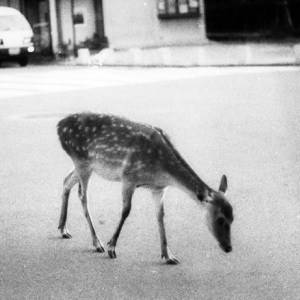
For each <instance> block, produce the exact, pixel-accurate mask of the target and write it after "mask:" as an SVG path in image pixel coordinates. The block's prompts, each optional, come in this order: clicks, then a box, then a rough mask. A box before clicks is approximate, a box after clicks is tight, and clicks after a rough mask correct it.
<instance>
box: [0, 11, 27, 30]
mask: <svg viewBox="0 0 300 300" xmlns="http://www.w3.org/2000/svg"><path fill="white" fill-rule="evenodd" d="M28 29H30V25H29V24H28V22H27V20H26V19H25V18H24V17H23V16H22V15H6V16H1V15H0V32H1V31H11V30H28Z"/></svg>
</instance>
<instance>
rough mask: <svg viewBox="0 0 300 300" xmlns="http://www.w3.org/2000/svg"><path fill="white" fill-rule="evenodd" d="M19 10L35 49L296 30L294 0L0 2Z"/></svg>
mask: <svg viewBox="0 0 300 300" xmlns="http://www.w3.org/2000/svg"><path fill="white" fill-rule="evenodd" d="M0 6H9V7H13V8H16V9H18V10H20V11H21V12H22V13H23V14H24V15H25V16H26V18H27V19H28V21H29V23H30V24H31V26H32V28H33V31H34V43H35V48H36V51H37V52H38V53H41V54H44V55H48V54H57V55H70V54H76V52H77V50H78V48H89V49H90V50H96V51H99V50H101V49H103V48H105V47H107V46H108V45H109V46H110V47H113V48H115V49H128V48H135V47H139V48H152V47H164V46H186V45H187V46H189V45H200V44H203V43H205V42H207V38H208V39H235V38H239V39H240V38H243V39H247V38H253V37H255V38H264V39H268V38H286V37H298V36H299V34H300V21H299V20H300V3H299V0H276V1H275V0H227V1H223V0H126V4H125V2H124V1H123V0H30V1H29V0H0Z"/></svg>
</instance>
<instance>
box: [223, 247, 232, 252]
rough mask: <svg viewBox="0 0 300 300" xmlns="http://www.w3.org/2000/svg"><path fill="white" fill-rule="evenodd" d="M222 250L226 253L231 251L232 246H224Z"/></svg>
mask: <svg viewBox="0 0 300 300" xmlns="http://www.w3.org/2000/svg"><path fill="white" fill-rule="evenodd" d="M224 251H225V252H226V253H229V252H231V251H232V247H231V246H226V247H225V248H224Z"/></svg>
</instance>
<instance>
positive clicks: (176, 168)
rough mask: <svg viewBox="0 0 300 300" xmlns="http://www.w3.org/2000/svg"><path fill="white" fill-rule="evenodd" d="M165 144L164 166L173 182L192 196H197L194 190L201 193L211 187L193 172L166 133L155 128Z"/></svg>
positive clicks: (209, 190)
mask: <svg viewBox="0 0 300 300" xmlns="http://www.w3.org/2000/svg"><path fill="white" fill-rule="evenodd" d="M157 130H158V131H159V133H160V135H161V137H162V140H163V142H164V144H165V146H166V149H167V150H166V153H167V157H166V159H165V168H166V170H167V172H168V173H169V174H170V175H171V177H172V178H173V179H174V181H173V184H174V185H177V186H178V187H179V188H181V189H182V190H184V191H185V192H187V193H188V194H189V195H191V196H192V197H193V198H197V197H195V196H196V191H198V192H199V193H203V194H204V192H205V191H206V190H208V192H211V191H212V189H211V188H210V187H209V186H208V185H207V184H206V183H205V182H204V181H203V180H202V179H200V177H199V176H198V175H197V174H196V173H195V172H194V170H193V169H192V168H191V167H190V166H189V164H188V163H187V162H186V161H185V160H184V159H183V157H182V156H181V155H180V153H179V152H178V151H177V149H176V148H175V147H174V145H173V144H172V143H171V141H170V140H169V138H168V137H167V136H166V134H165V133H164V132H163V131H162V130H160V129H157Z"/></svg>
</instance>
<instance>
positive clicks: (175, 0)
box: [157, 0, 200, 19]
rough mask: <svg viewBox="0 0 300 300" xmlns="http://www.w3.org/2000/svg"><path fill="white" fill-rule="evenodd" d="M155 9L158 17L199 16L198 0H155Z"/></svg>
mask: <svg viewBox="0 0 300 300" xmlns="http://www.w3.org/2000/svg"><path fill="white" fill-rule="evenodd" d="M157 9H158V17H159V18H160V19H176V18H195V17H199V16H200V10H199V0H157Z"/></svg>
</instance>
